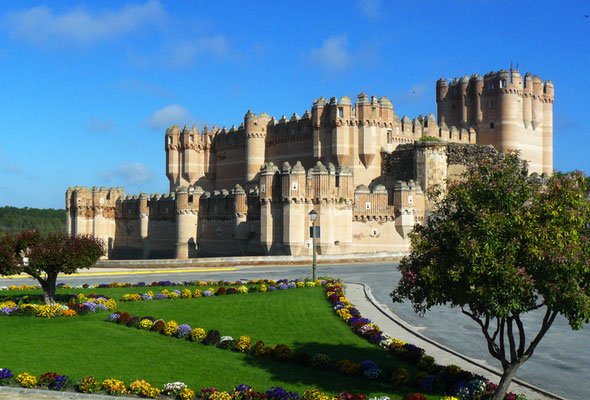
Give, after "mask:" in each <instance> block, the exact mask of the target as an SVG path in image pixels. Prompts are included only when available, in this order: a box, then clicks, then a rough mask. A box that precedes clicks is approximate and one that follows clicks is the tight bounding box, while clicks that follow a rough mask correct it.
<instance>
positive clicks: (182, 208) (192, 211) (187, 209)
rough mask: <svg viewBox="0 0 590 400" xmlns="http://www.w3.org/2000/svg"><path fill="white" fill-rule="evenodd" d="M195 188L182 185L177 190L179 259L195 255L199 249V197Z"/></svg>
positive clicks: (177, 244) (177, 245)
mask: <svg viewBox="0 0 590 400" xmlns="http://www.w3.org/2000/svg"><path fill="white" fill-rule="evenodd" d="M200 194H201V193H198V192H197V193H195V190H194V188H192V187H190V188H186V187H185V186H181V187H180V188H179V189H178V191H177V192H176V245H175V251H174V255H175V258H177V259H187V258H190V257H194V256H195V253H196V250H197V223H198V222H199V220H198V213H199V197H200Z"/></svg>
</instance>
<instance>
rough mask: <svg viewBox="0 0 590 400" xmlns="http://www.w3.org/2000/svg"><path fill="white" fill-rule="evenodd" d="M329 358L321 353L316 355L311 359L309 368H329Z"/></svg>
mask: <svg viewBox="0 0 590 400" xmlns="http://www.w3.org/2000/svg"><path fill="white" fill-rule="evenodd" d="M331 361H332V360H331V359H330V356H328V355H327V354H323V353H316V354H314V355H313V357H312V358H311V366H312V368H315V369H326V368H328V367H329V366H330V362H331Z"/></svg>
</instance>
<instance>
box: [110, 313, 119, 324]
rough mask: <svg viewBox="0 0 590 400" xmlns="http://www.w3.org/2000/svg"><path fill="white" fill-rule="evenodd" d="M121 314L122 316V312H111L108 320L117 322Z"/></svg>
mask: <svg viewBox="0 0 590 400" xmlns="http://www.w3.org/2000/svg"><path fill="white" fill-rule="evenodd" d="M120 316H121V315H120V314H117V313H113V314H111V315H109V316H108V317H107V321H109V322H115V321H117V320H118V319H119V317H120Z"/></svg>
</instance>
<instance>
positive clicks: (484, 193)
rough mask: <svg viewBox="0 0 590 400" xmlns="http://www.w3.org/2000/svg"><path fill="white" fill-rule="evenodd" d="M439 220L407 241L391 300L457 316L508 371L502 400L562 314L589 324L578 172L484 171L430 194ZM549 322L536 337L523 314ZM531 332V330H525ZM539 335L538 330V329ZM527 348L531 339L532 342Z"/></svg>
mask: <svg viewBox="0 0 590 400" xmlns="http://www.w3.org/2000/svg"><path fill="white" fill-rule="evenodd" d="M430 195H433V196H434V198H435V199H437V200H436V207H435V211H434V212H433V213H432V214H431V215H430V216H429V217H428V219H427V223H426V224H425V225H424V226H416V228H415V229H414V231H413V233H412V234H411V243H412V249H413V250H412V252H411V254H410V255H409V256H407V257H405V258H404V259H403V260H402V262H401V263H400V266H399V269H400V271H401V272H402V278H401V280H400V282H399V283H398V286H397V287H396V288H395V289H394V291H393V292H392V293H391V297H392V298H393V300H394V301H396V302H400V301H403V300H405V299H408V300H409V301H410V302H411V303H412V305H413V307H414V310H415V311H416V312H417V313H420V314H422V315H423V314H424V312H426V311H427V310H429V309H430V308H431V307H432V306H434V305H442V304H448V305H450V306H451V307H459V308H460V309H461V311H462V312H463V313H464V314H465V315H467V316H469V317H470V318H471V319H473V320H474V321H475V322H476V323H477V324H478V325H479V327H480V329H481V331H482V333H483V335H484V337H485V340H486V343H487V347H488V351H489V353H490V354H491V355H492V356H493V357H494V358H496V359H498V360H499V361H500V362H501V364H502V369H503V375H502V378H501V380H500V384H499V386H498V391H497V392H496V394H495V396H494V399H503V398H504V395H505V394H506V392H507V389H508V386H509V385H510V382H511V381H512V379H513V377H514V375H515V374H516V371H517V369H518V368H519V367H520V366H521V365H522V364H523V363H524V362H525V361H527V360H528V359H529V358H530V357H531V356H532V355H533V352H534V351H535V348H536V347H537V345H538V344H539V342H540V341H541V339H542V338H543V336H544V335H545V333H546V332H547V330H548V329H549V328H550V327H551V324H552V323H553V321H554V320H555V317H556V316H557V315H558V314H561V315H563V316H564V317H565V318H567V320H568V322H569V325H570V326H571V328H572V329H574V330H577V329H580V328H581V327H582V325H583V323H588V320H589V319H590V284H589V283H590V240H589V239H590V229H589V224H588V222H590V201H589V200H588V198H587V196H586V182H585V179H584V176H583V174H582V173H580V172H576V173H572V174H565V175H564V174H556V175H554V176H552V177H550V178H548V179H546V180H542V179H539V178H533V177H529V176H528V172H527V169H526V166H524V165H523V164H522V162H521V161H520V160H519V159H518V157H517V155H516V154H509V155H507V156H506V157H505V158H504V159H502V160H501V161H499V162H497V163H495V164H494V163H492V162H491V161H482V162H481V163H480V164H479V165H477V166H474V167H472V168H470V169H468V170H467V172H466V173H465V175H464V179H463V180H461V181H457V182H451V183H449V184H448V188H447V192H446V195H445V194H444V193H442V192H441V191H440V190H434V191H433V193H430ZM533 310H539V311H537V312H543V313H544V314H543V315H544V316H543V320H542V323H541V326H540V327H539V328H538V330H536V331H535V332H530V330H531V329H530V327H528V326H527V327H525V326H524V324H523V322H522V317H523V314H525V313H527V312H530V311H533ZM525 328H526V329H525ZM535 329H536V328H535ZM531 333H532V336H530V338H529V340H528V342H527V334H528V335H531Z"/></svg>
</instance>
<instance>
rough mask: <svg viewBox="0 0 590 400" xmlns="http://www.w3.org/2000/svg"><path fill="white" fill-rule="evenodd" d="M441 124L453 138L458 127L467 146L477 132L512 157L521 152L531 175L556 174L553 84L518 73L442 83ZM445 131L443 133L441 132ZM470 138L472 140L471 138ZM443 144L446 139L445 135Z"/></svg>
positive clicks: (482, 140)
mask: <svg viewBox="0 0 590 400" xmlns="http://www.w3.org/2000/svg"><path fill="white" fill-rule="evenodd" d="M436 92H437V97H436V100H437V106H438V111H437V114H438V123H439V125H440V126H441V128H443V127H444V125H445V124H446V126H447V127H448V128H449V130H450V133H451V134H452V133H453V132H454V131H453V129H452V127H453V126H456V127H457V128H458V129H459V132H460V133H461V134H460V135H459V137H460V141H462V142H469V143H472V142H473V137H472V136H473V135H472V133H471V132H466V133H465V134H464V133H463V131H461V129H462V128H466V129H470V128H473V129H475V134H476V135H475V136H476V138H477V139H476V140H477V143H478V144H483V145H493V146H494V147H496V149H498V150H500V151H503V152H507V151H509V150H518V151H519V152H520V156H521V158H523V159H524V160H526V161H527V162H528V163H529V171H530V172H531V173H532V172H537V173H543V172H546V173H551V172H552V170H553V157H552V154H553V100H554V89H553V84H552V83H551V81H547V82H545V83H543V81H542V80H541V79H540V78H539V77H538V76H536V75H535V76H533V77H532V78H531V74H530V73H527V74H526V75H525V76H524V79H523V77H522V76H521V75H520V73H519V72H518V70H512V69H511V70H510V71H507V70H500V71H498V72H490V73H488V74H486V75H485V76H484V77H483V79H482V78H481V77H480V76H479V75H473V76H472V77H471V78H470V79H468V78H467V77H463V78H461V79H454V80H453V81H451V83H450V84H448V83H447V82H446V80H444V79H440V80H439V81H438V82H437V84H436ZM441 131H442V129H441ZM467 136H469V138H467ZM442 138H443V139H444V140H448V139H446V136H444V135H443V136H442Z"/></svg>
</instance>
